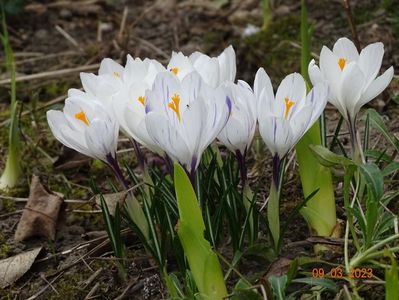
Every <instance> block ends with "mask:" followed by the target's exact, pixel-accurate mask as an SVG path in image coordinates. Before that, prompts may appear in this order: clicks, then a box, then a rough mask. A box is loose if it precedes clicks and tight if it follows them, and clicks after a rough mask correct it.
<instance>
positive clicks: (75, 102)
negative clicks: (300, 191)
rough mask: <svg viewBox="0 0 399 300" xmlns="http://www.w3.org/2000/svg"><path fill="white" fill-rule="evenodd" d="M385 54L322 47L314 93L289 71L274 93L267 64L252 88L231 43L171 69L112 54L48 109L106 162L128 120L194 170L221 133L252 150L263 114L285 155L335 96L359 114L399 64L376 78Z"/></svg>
mask: <svg viewBox="0 0 399 300" xmlns="http://www.w3.org/2000/svg"><path fill="white" fill-rule="evenodd" d="M383 53H384V50H383V46H382V44H381V43H375V44H372V45H369V46H367V47H366V48H365V49H363V51H362V52H361V53H360V55H359V54H358V52H357V50H356V48H355V47H354V45H353V43H352V42H351V41H349V40H348V39H346V38H343V39H339V40H338V41H337V43H336V44H335V46H334V49H333V51H332V52H331V51H330V50H329V49H328V48H326V47H323V50H322V52H321V57H320V69H319V68H318V67H317V66H316V65H315V62H314V61H312V62H311V63H310V65H309V74H310V78H311V80H312V83H313V85H314V87H313V89H312V90H311V91H310V92H309V93H308V94H307V93H306V83H305V81H304V79H303V78H302V76H301V75H300V74H297V73H294V74H290V75H288V76H287V77H285V78H284V80H283V81H282V82H281V84H280V86H279V87H278V89H277V92H276V93H275V94H274V92H273V87H272V84H271V81H270V78H269V76H268V75H267V74H266V72H265V70H264V69H263V68H260V69H259V70H258V72H257V73H256V76H255V80H254V86H253V88H251V86H250V85H249V84H248V83H246V82H245V81H242V80H238V82H237V83H235V77H236V57H235V52H234V49H233V47H232V46H230V47H228V48H226V49H225V50H224V51H223V52H222V53H221V54H220V55H219V56H218V57H209V56H207V55H205V54H202V53H200V52H195V53H193V54H191V55H190V56H188V57H187V56H185V55H184V54H183V53H181V52H179V53H176V52H173V53H172V57H171V59H170V62H169V64H168V65H167V67H166V68H165V67H164V66H163V65H162V64H160V63H159V62H158V61H156V60H153V59H147V58H146V59H144V60H141V59H140V58H135V59H134V58H132V57H131V56H130V55H128V57H127V62H126V65H125V67H123V66H121V65H119V64H118V63H116V62H115V61H113V60H111V59H109V58H106V59H104V60H103V61H102V62H101V66H100V69H99V71H98V75H95V74H87V73H82V74H81V81H82V85H83V89H84V91H80V90H77V89H70V90H69V92H68V98H67V99H66V101H65V107H64V110H63V111H62V112H61V111H54V110H50V111H48V112H47V118H48V123H49V125H50V128H51V130H52V132H53V134H54V136H55V137H56V138H57V139H58V140H59V141H61V142H62V143H63V144H64V145H66V146H67V147H70V148H73V149H75V150H77V151H79V152H81V153H84V154H86V155H88V156H91V157H94V158H98V159H101V160H103V161H105V162H109V159H110V158H111V159H112V158H115V153H116V148H117V138H118V132H119V128H120V129H121V130H122V131H123V132H124V133H125V134H127V135H128V136H129V137H130V138H132V139H133V140H135V141H136V142H137V143H139V144H141V145H142V146H144V147H146V148H148V149H150V150H151V151H154V152H156V153H158V154H160V155H164V154H166V155H167V156H168V157H169V158H171V159H172V160H173V161H176V162H179V163H180V164H181V165H182V166H184V168H185V169H186V170H187V171H188V172H193V171H194V170H195V169H196V168H197V166H198V164H199V162H200V159H201V155H202V153H203V152H204V150H205V149H206V148H207V147H208V146H209V144H211V143H212V142H213V141H214V140H215V139H216V138H218V139H219V140H220V141H221V142H222V143H223V144H224V145H225V146H226V147H227V148H228V149H229V150H230V151H232V152H234V153H236V154H237V153H239V154H240V155H242V156H245V153H246V151H247V149H248V147H249V146H250V144H251V142H252V139H253V136H254V133H255V129H256V124H257V122H259V130H260V134H261V136H262V138H263V140H264V142H265V143H266V145H267V146H268V148H269V149H270V151H271V152H272V154H273V155H278V156H279V157H280V158H282V157H284V156H285V155H286V154H287V153H288V151H289V150H290V149H291V148H292V147H293V146H294V145H295V144H296V143H297V142H298V141H299V139H300V138H301V137H302V136H303V135H304V134H305V133H306V131H307V130H308V129H309V128H310V127H311V126H312V125H313V124H314V123H315V122H316V120H317V119H318V118H319V116H320V115H321V113H322V112H323V110H324V107H325V105H326V103H327V100H329V101H330V102H331V103H332V104H333V105H334V106H336V107H337V108H338V110H339V111H340V112H341V113H342V115H343V116H344V117H346V118H350V120H354V119H355V117H356V114H357V113H358V111H359V109H360V107H361V106H362V105H364V104H365V103H367V102H368V101H370V100H372V99H373V98H374V97H375V96H377V95H378V94H379V93H381V92H382V90H384V89H385V87H386V86H387V85H388V84H389V82H390V81H391V79H392V76H393V68H392V67H391V68H390V69H388V70H387V71H386V72H385V73H384V74H383V75H382V76H380V77H377V78H376V76H377V74H378V72H379V70H380V67H381V61H382V56H383ZM375 78H376V79H375Z"/></svg>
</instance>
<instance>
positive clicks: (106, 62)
mask: <svg viewBox="0 0 399 300" xmlns="http://www.w3.org/2000/svg"><path fill="white" fill-rule="evenodd" d="M123 71H124V68H123V67H122V66H121V65H120V64H118V63H117V62H116V61H114V60H112V59H110V58H104V59H103V60H102V61H101V64H100V68H99V70H98V75H104V74H109V75H113V76H116V77H118V78H120V79H121V78H122V76H123Z"/></svg>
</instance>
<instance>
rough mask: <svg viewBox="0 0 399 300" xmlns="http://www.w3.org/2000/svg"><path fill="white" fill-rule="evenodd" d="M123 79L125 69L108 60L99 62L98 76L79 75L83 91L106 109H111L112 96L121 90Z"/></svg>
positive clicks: (91, 74) (90, 74) (89, 74)
mask: <svg viewBox="0 0 399 300" xmlns="http://www.w3.org/2000/svg"><path fill="white" fill-rule="evenodd" d="M125 77H126V75H125V68H124V67H122V66H121V65H120V64H118V63H117V62H115V61H114V60H112V59H110V58H104V59H103V60H102V61H101V64H100V68H99V70H98V75H95V74H93V73H80V79H81V81H82V85H83V89H84V91H85V92H86V93H87V94H88V95H89V96H90V97H91V98H92V99H97V101H101V103H102V104H104V105H105V107H106V108H107V109H111V107H112V103H111V99H112V96H113V95H114V94H115V93H117V92H118V91H119V90H120V89H121V88H122V86H123V83H124V80H125Z"/></svg>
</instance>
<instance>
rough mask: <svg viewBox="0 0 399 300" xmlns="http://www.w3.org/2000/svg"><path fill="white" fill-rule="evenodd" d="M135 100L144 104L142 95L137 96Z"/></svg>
mask: <svg viewBox="0 0 399 300" xmlns="http://www.w3.org/2000/svg"><path fill="white" fill-rule="evenodd" d="M137 101H138V102H140V103H141V104H143V105H144V101H145V99H144V97H143V96H139V97H138V98H137Z"/></svg>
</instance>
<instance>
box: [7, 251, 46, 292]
mask: <svg viewBox="0 0 399 300" xmlns="http://www.w3.org/2000/svg"><path fill="white" fill-rule="evenodd" d="M41 250H42V247H38V248H35V249H33V250H30V251H27V252H23V253H20V254H18V255H15V256H11V257H9V258H6V259H2V260H0V274H2V275H0V288H5V287H6V286H9V285H10V284H12V283H14V282H15V281H17V280H18V279H19V278H21V277H22V275H24V274H25V273H26V272H28V271H29V269H30V268H31V266H32V264H33V262H34V261H35V259H36V257H37V256H38V255H39V253H40V251H41Z"/></svg>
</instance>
